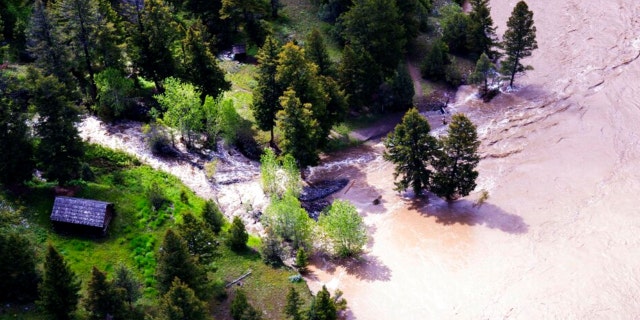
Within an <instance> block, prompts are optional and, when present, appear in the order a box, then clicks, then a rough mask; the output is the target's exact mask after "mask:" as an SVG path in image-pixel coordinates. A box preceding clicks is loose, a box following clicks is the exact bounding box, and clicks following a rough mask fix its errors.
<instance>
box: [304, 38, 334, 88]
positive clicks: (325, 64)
mask: <svg viewBox="0 0 640 320" xmlns="http://www.w3.org/2000/svg"><path fill="white" fill-rule="evenodd" d="M304 53H305V54H306V56H307V59H308V60H309V61H311V62H313V63H315V64H316V65H317V66H318V74H319V75H322V76H331V75H333V73H334V70H333V62H332V61H331V58H329V51H328V50H327V46H326V44H325V43H324V38H323V37H322V33H320V30H318V29H316V28H313V30H311V32H310V33H309V34H308V35H307V38H306V40H305V46H304Z"/></svg>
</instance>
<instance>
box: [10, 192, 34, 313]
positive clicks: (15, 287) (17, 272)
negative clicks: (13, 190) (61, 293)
mask: <svg viewBox="0 0 640 320" xmlns="http://www.w3.org/2000/svg"><path fill="white" fill-rule="evenodd" d="M0 205H1V206H4V204H3V203H1V202H0ZM3 209H7V207H6V206H4V208H2V207H0V211H2V210H3ZM0 214H2V215H4V214H5V212H0ZM12 227H14V226H6V227H5V226H2V225H0V261H3V262H2V263H0V274H2V275H3V276H2V277H0V288H3V289H2V290H0V301H3V302H15V301H17V302H23V303H24V302H32V301H33V300H35V298H36V297H37V288H38V281H39V280H40V276H39V274H38V272H37V270H36V263H37V261H36V252H35V250H34V244H33V243H32V241H30V239H29V237H28V236H27V235H26V233H25V232H24V231H25V230H20V229H12Z"/></svg>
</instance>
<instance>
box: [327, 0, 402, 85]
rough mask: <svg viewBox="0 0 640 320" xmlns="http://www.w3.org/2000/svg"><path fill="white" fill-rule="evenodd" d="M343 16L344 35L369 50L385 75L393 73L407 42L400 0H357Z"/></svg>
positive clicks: (348, 40) (341, 18)
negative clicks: (399, 7) (397, 2)
mask: <svg viewBox="0 0 640 320" xmlns="http://www.w3.org/2000/svg"><path fill="white" fill-rule="evenodd" d="M339 20H340V23H341V24H342V26H343V27H344V30H343V37H344V39H345V40H346V41H347V42H348V43H350V44H351V46H352V47H353V48H354V51H356V52H358V53H360V52H368V53H369V54H370V55H371V57H372V58H373V61H374V63H375V64H377V65H378V67H379V69H380V70H381V71H382V76H383V79H384V78H385V77H387V76H389V75H390V74H392V73H393V71H394V70H395V69H396V66H397V65H398V63H399V62H400V60H401V59H402V56H403V53H404V46H405V45H406V43H407V38H406V31H405V29H404V26H403V23H402V15H401V14H400V10H398V6H397V5H396V1H394V0H357V1H354V4H353V6H352V7H351V9H350V10H349V11H347V12H345V13H344V14H343V15H342V16H341V17H340V19H339ZM356 48H357V49H356ZM380 82H382V81H380ZM380 82H378V83H377V85H379V84H380Z"/></svg>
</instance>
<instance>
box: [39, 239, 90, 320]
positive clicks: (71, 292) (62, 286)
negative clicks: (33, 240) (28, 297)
mask: <svg viewBox="0 0 640 320" xmlns="http://www.w3.org/2000/svg"><path fill="white" fill-rule="evenodd" d="M38 291H39V294H40V299H39V300H38V305H39V306H40V307H41V308H42V309H43V310H44V312H45V313H46V314H47V315H49V316H50V317H51V318H52V319H56V320H68V319H71V314H72V313H73V312H74V311H75V310H76V308H77V306H78V299H79V298H80V294H79V291H80V280H78V278H77V276H76V274H75V273H74V272H73V271H72V270H71V268H70V267H69V266H68V265H67V263H66V262H65V261H64V258H63V257H62V256H61V255H60V254H59V253H58V251H57V250H56V249H55V248H54V247H53V246H51V244H49V246H48V248H47V255H46V258H45V262H44V280H43V281H42V283H41V284H40V287H39V289H38Z"/></svg>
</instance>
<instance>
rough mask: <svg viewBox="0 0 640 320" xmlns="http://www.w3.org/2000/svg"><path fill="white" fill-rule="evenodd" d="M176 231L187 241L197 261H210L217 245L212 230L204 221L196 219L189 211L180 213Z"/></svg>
mask: <svg viewBox="0 0 640 320" xmlns="http://www.w3.org/2000/svg"><path fill="white" fill-rule="evenodd" d="M178 232H180V235H181V236H182V239H184V240H185V242H186V243H187V248H188V249H189V252H190V253H191V255H192V256H193V257H194V258H196V259H197V260H198V261H203V262H204V263H209V262H211V261H212V259H213V257H214V255H215V253H216V249H217V246H218V243H217V241H216V240H215V238H214V235H213V231H211V229H209V228H207V226H206V225H205V223H204V222H202V221H200V220H198V219H197V218H196V217H195V216H194V215H193V214H191V213H190V212H187V213H185V214H184V215H182V223H181V224H179V225H178Z"/></svg>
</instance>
